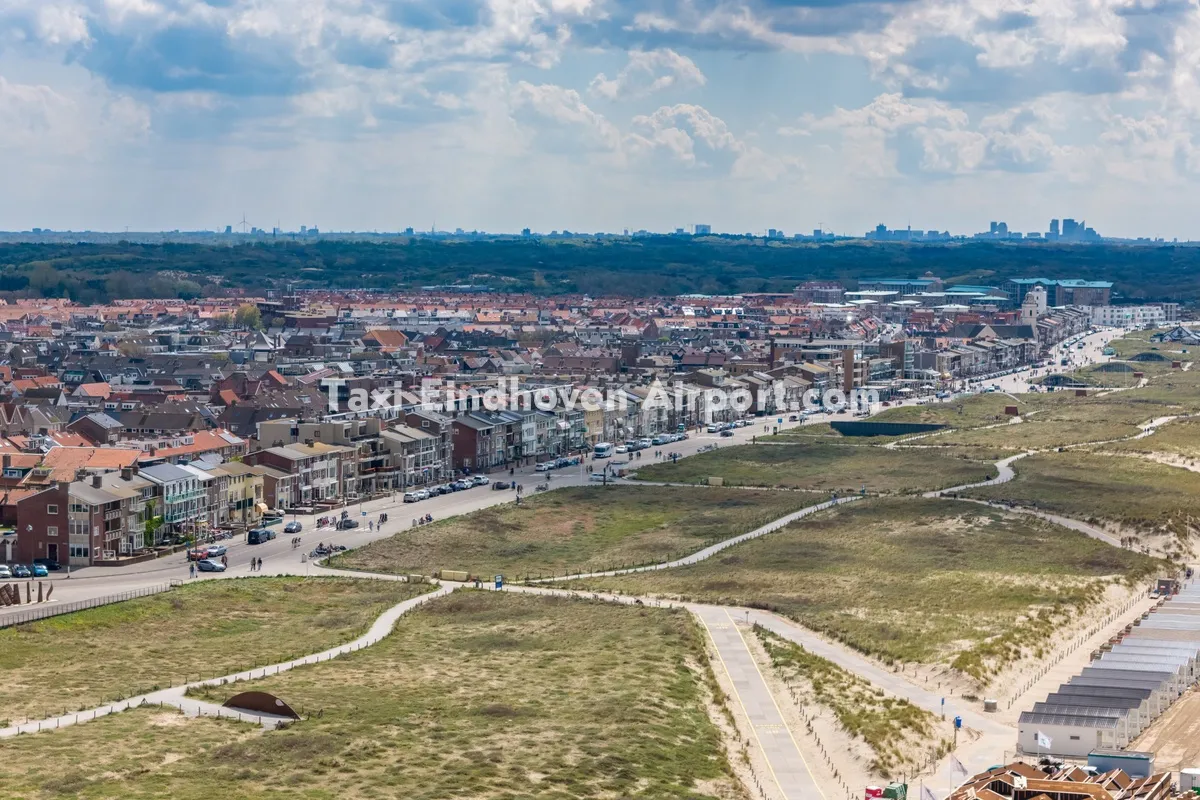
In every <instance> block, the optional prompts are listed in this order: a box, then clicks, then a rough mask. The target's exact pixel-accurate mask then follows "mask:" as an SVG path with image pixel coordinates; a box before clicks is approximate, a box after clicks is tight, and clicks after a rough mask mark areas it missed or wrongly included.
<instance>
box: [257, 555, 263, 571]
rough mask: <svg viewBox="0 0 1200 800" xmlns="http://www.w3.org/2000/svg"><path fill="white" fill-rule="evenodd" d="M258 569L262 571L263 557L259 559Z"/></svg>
mask: <svg viewBox="0 0 1200 800" xmlns="http://www.w3.org/2000/svg"><path fill="white" fill-rule="evenodd" d="M258 571H259V572H262V559H261V558H260V559H259V560H258Z"/></svg>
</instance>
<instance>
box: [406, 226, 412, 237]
mask: <svg viewBox="0 0 1200 800" xmlns="http://www.w3.org/2000/svg"><path fill="white" fill-rule="evenodd" d="M404 235H405V236H412V235H413V229H412V225H409V226H408V227H407V228H405V229H404Z"/></svg>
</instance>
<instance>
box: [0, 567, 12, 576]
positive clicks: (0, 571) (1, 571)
mask: <svg viewBox="0 0 1200 800" xmlns="http://www.w3.org/2000/svg"><path fill="white" fill-rule="evenodd" d="M12 576H13V574H12V570H11V569H9V568H8V564H0V578H11V577H12Z"/></svg>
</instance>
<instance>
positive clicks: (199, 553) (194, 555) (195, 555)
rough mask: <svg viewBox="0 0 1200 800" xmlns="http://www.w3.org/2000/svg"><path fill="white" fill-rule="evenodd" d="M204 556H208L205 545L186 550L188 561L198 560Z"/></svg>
mask: <svg viewBox="0 0 1200 800" xmlns="http://www.w3.org/2000/svg"><path fill="white" fill-rule="evenodd" d="M205 558H208V548H207V547H197V548H196V549H195V550H188V552H187V560H188V561H200V560H202V559H205Z"/></svg>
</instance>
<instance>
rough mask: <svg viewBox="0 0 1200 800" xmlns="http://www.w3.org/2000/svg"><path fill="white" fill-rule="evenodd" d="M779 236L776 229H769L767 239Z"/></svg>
mask: <svg viewBox="0 0 1200 800" xmlns="http://www.w3.org/2000/svg"><path fill="white" fill-rule="evenodd" d="M779 235H780V233H779V231H777V230H775V229H774V228H767V238H768V239H774V238H776V237H777V236H779Z"/></svg>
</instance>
